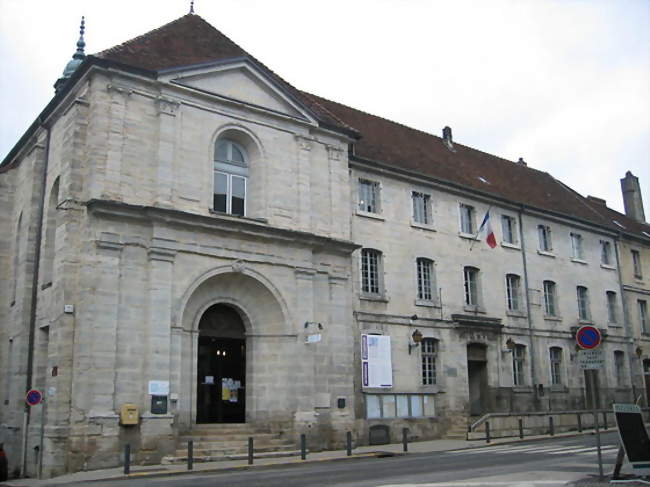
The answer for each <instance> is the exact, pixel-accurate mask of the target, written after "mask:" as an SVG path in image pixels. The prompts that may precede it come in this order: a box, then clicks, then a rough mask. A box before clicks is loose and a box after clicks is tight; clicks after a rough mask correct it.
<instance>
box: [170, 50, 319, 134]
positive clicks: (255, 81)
mask: <svg viewBox="0 0 650 487" xmlns="http://www.w3.org/2000/svg"><path fill="white" fill-rule="evenodd" d="M162 78H163V79H165V78H166V79H167V80H168V81H169V82H171V83H174V84H177V85H181V86H185V87H188V88H193V89H196V90H198V91H200V92H203V93H208V94H212V95H216V96H219V97H222V98H226V99H229V100H234V101H237V102H242V103H244V104H247V105H250V106H253V107H257V108H262V109H265V110H269V111H271V112H275V113H281V114H283V115H288V116H290V117H293V118H300V119H303V120H308V121H310V122H313V118H312V116H311V115H310V114H309V113H308V111H307V110H306V109H305V107H303V106H302V105H301V104H300V103H299V102H297V101H296V100H294V99H292V97H291V96H290V95H289V94H288V93H285V92H283V90H282V89H281V88H280V87H279V86H278V85H277V84H276V83H274V82H273V81H272V80H271V79H270V78H268V77H267V76H265V75H264V74H263V73H262V72H261V71H260V70H258V69H257V68H256V67H255V66H252V65H251V64H249V63H248V62H246V61H239V62H234V63H227V64H223V63H218V64H214V65H211V66H205V65H203V66H201V67H194V68H188V69H185V70H179V71H177V72H175V73H165V75H163V76H162Z"/></svg>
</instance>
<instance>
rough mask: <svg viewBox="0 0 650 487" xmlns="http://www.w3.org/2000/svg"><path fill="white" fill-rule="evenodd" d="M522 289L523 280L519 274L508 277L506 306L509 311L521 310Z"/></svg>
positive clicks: (508, 275)
mask: <svg viewBox="0 0 650 487" xmlns="http://www.w3.org/2000/svg"><path fill="white" fill-rule="evenodd" d="M520 287H521V278H520V277H519V276H518V275H517V274H507V275H506V304H507V305H508V310H509V311H519V310H520V309H521V300H520V294H521V293H520Z"/></svg>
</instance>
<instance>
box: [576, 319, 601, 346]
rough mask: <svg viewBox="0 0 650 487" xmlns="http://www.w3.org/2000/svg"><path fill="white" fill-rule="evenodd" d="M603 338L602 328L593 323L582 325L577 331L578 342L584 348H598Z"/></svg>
mask: <svg viewBox="0 0 650 487" xmlns="http://www.w3.org/2000/svg"><path fill="white" fill-rule="evenodd" d="M602 340H603V337H602V335H601V334H600V330H599V329H598V328H596V327H595V326H592V325H585V326H581V327H580V328H578V331H577V332H576V342H577V343H578V346H579V347H580V348H582V349H584V350H592V349H594V348H598V346H599V345H600V343H601V342H602Z"/></svg>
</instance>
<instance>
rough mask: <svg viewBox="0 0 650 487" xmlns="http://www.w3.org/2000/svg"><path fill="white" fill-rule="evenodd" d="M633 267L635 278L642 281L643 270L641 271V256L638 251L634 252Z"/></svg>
mask: <svg viewBox="0 0 650 487" xmlns="http://www.w3.org/2000/svg"><path fill="white" fill-rule="evenodd" d="M631 252H632V266H633V268H634V277H636V278H639V279H642V278H643V269H641V254H640V253H639V251H638V250H632V251H631Z"/></svg>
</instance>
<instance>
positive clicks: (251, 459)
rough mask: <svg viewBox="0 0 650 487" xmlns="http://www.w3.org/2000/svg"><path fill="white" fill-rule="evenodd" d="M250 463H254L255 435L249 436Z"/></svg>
mask: <svg viewBox="0 0 650 487" xmlns="http://www.w3.org/2000/svg"><path fill="white" fill-rule="evenodd" d="M248 464H249V465H253V437H252V436H249V437H248Z"/></svg>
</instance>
